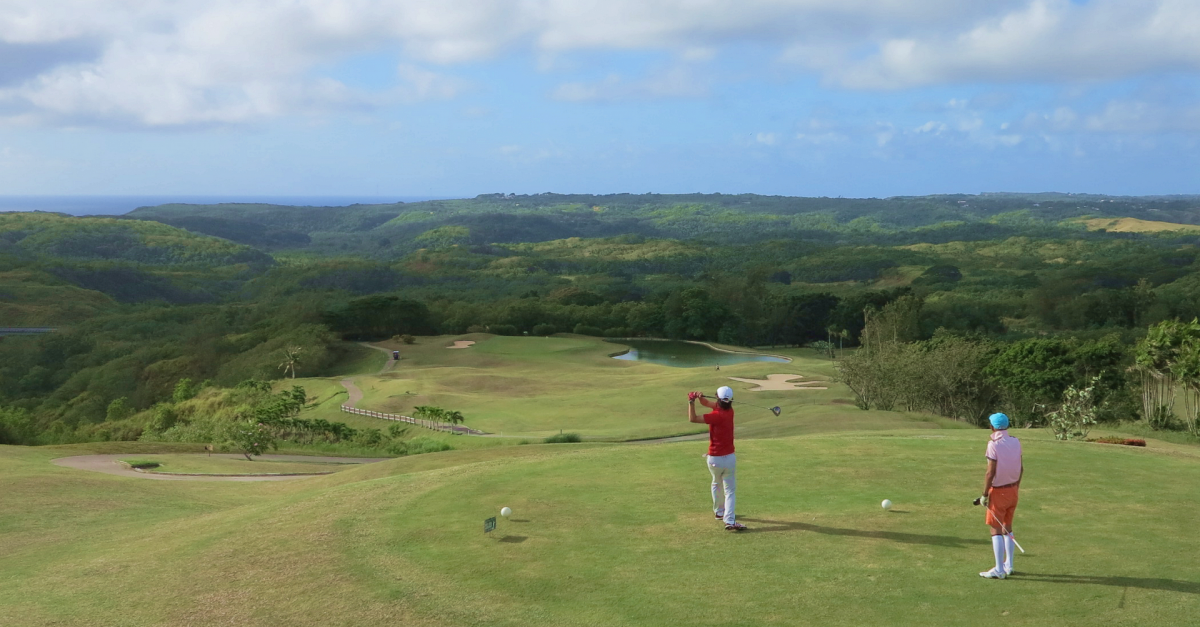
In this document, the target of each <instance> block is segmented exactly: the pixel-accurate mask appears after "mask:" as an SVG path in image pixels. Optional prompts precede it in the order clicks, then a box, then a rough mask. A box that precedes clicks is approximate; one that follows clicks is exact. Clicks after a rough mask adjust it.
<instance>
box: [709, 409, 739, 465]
mask: <svg viewBox="0 0 1200 627" xmlns="http://www.w3.org/2000/svg"><path fill="white" fill-rule="evenodd" d="M704 424H707V425H708V454H709V455H712V456H713V457H720V456H722V455H732V454H733V408H732V407H730V408H729V409H721V408H720V407H716V408H714V409H713V410H712V412H711V413H707V414H704Z"/></svg>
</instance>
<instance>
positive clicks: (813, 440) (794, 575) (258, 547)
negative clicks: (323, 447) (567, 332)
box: [0, 336, 1200, 627]
mask: <svg viewBox="0 0 1200 627" xmlns="http://www.w3.org/2000/svg"><path fill="white" fill-rule="evenodd" d="M453 339H457V338H422V339H421V341H420V342H419V343H418V344H417V345H414V346H410V347H401V350H402V351H405V359H404V361H402V363H401V369H400V370H399V371H397V372H393V373H387V374H384V375H381V376H371V375H363V376H360V377H359V381H360V382H361V384H362V385H363V388H364V390H366V391H367V397H366V399H365V400H364V401H363V403H362V404H361V406H363V407H373V406H382V407H380V408H386V409H391V410H392V411H396V409H395V408H396V407H400V406H403V404H404V403H411V402H412V399H409V398H408V396H409V395H404V394H403V392H404V391H412V392H414V393H415V394H414V395H416V396H420V397H421V398H422V399H423V400H422V402H420V403H418V404H426V403H429V404H438V405H441V406H443V407H450V408H455V409H460V410H464V412H465V413H467V418H468V424H471V425H472V426H479V425H492V426H494V427H497V428H502V429H504V430H505V431H510V430H514V431H515V430H516V428H515V427H516V426H518V425H520V426H523V428H524V429H525V431H524V432H522V433H521V435H522V436H529V437H519V438H511V439H500V438H475V437H466V436H451V435H445V434H435V433H432V432H429V431H428V430H424V429H420V428H417V427H410V432H409V433H406V435H405V437H441V438H445V439H446V441H449V442H451V443H452V444H453V445H454V446H455V447H456V448H457V449H460V450H453V451H447V452H442V453H432V454H423V455H415V456H410V457H403V458H398V459H394V460H390V461H384V462H380V463H375V464H368V465H363V466H354V467H348V468H345V469H344V470H341V471H340V472H337V473H335V474H331V475H326V476H318V477H311V478H304V479H298V480H293V481H286V482H269V483H232V482H225V483H216V482H166V481H148V480H145V479H143V478H127V477H116V476H110V475H102V474H97V473H88V472H84V471H76V470H70V469H67V468H61V467H58V466H55V465H52V464H50V460H51V459H54V458H57V457H63V456H68V455H82V454H88V453H120V454H124V455H127V456H128V457H127V459H129V460H131V461H137V460H142V461H158V462H160V463H162V464H163V466H162V468H163V469H176V470H177V471H180V472H182V471H181V470H178V469H179V468H188V469H197V468H207V469H213V468H216V466H215V465H216V464H220V465H221V468H226V467H228V465H229V464H230V463H232V462H235V461H236V460H225V459H220V460H218V459H217V458H208V457H206V456H203V455H195V454H194V453H197V452H198V451H199V448H200V446H199V445H168V444H154V443H140V442H134V443H120V442H109V443H92V444H83V445H72V446H63V447H43V448H22V447H3V446H0V573H3V575H2V576H0V581H3V582H4V585H0V624H3V625H8V624H13V625H27V624H28V625H39V624H57V625H126V626H130V627H139V626H143V625H146V626H150V625H177V624H237V625H252V626H253V625H264V626H266V625H281V624H286V625H296V626H300V627H303V626H307V625H314V626H315V625H376V624H405V625H423V626H442V625H445V626H455V627H457V626H460V625H487V626H493V625H495V626H501V627H502V626H507V625H512V626H518V625H519V626H521V627H526V626H530V625H534V626H537V625H555V626H558V625H588V626H591V625H599V626H608V625H612V626H634V625H637V626H654V625H681V624H683V625H697V626H710V625H711V626H724V625H796V624H813V625H831V626H838V625H855V626H857V625H885V624H886V625H913V626H925V625H964V626H966V625H972V626H973V625H992V624H1005V625H1024V626H1030V627H1032V626H1040V625H1068V626H1072V625H1079V626H1085V625H1086V626H1091V625H1131V626H1132V625H1185V624H1193V623H1194V622H1195V617H1196V616H1197V615H1200V562H1198V561H1197V560H1196V557H1195V556H1196V555H1200V535H1198V534H1196V533H1195V521H1196V520H1198V519H1200V447H1197V446H1196V445H1195V444H1194V443H1189V442H1188V441H1184V440H1182V439H1179V438H1173V439H1176V440H1179V441H1164V440H1162V439H1157V438H1155V437H1154V435H1153V434H1149V435H1146V434H1139V435H1143V436H1144V437H1146V439H1147V444H1148V446H1147V447H1146V448H1144V449H1142V448H1134V447H1125V446H1111V445H1105V444H1095V443H1083V442H1058V441H1055V440H1053V439H1052V438H1051V436H1050V435H1049V434H1048V433H1047V432H1046V431H1044V430H1022V431H1019V432H1016V435H1017V436H1018V437H1020V438H1021V440H1022V442H1023V443H1024V446H1025V463H1026V467H1027V472H1026V476H1025V481H1024V483H1023V485H1022V493H1021V505H1020V507H1019V508H1018V511H1017V517H1016V525H1015V530H1016V532H1017V536H1018V538H1019V539H1020V541H1021V543H1022V544H1023V545H1024V546H1025V548H1026V550H1028V551H1029V552H1028V553H1027V554H1025V555H1021V556H1018V558H1017V562H1016V570H1017V575H1016V576H1014V577H1013V578H1011V579H1009V580H1007V581H987V580H983V579H980V578H979V577H978V576H977V574H976V573H978V572H979V571H981V570H984V569H986V568H988V567H990V564H991V559H992V558H991V548H990V542H989V541H988V532H987V529H986V527H985V526H984V524H983V522H982V512H981V510H980V509H979V508H977V507H972V506H971V505H970V501H971V499H972V498H974V497H975V496H976V495H977V494H978V493H979V490H980V485H981V483H982V474H983V464H982V461H983V450H984V446H985V443H986V438H987V434H986V432H984V431H982V430H977V429H965V428H961V427H963V425H960V424H955V423H952V422H949V421H945V420H941V419H937V418H933V417H930V416H926V415H920V414H904V413H898V412H863V411H859V410H857V409H855V408H854V407H853V406H852V405H848V404H847V403H846V401H847V400H848V398H849V395H848V392H847V391H846V390H845V389H844V388H840V387H838V386H836V385H831V386H830V388H831V389H829V390H827V391H824V392H771V393H761V394H754V395H753V396H751V393H749V392H747V391H745V387H746V386H745V385H744V384H735V385H734V387H735V390H738V394H739V395H741V396H740V397H739V398H742V399H743V400H747V399H748V398H753V399H754V400H756V401H759V402H761V404H763V405H768V406H769V405H773V404H779V405H781V406H782V407H783V408H784V415H783V416H781V417H780V418H775V417H773V416H772V415H771V414H770V413H769V412H766V411H761V412H760V414H758V415H756V414H755V413H754V411H753V410H751V409H749V408H745V407H743V408H739V411H738V424H739V432H738V433H739V440H738V443H737V451H738V516H739V520H741V521H742V522H744V523H745V524H747V525H749V526H750V528H751V529H750V531H748V532H745V533H742V534H737V535H735V534H731V533H728V532H725V531H724V530H722V529H721V526H720V524H719V523H718V522H717V521H714V520H713V518H712V514H711V509H710V507H711V503H710V500H709V494H708V492H709V490H708V483H709V477H708V474H707V472H706V469H705V466H704V463H703V460H702V454H703V452H704V451H705V448H706V443H705V442H703V441H693V442H680V443H670V444H662V443H651V444H641V443H606V442H598V441H596V440H597V438H605V437H607V438H610V439H619V438H624V437H635V436H637V435H640V434H669V433H672V432H674V433H678V432H682V431H686V430H688V428H689V427H690V425H689V424H688V423H686V422H685V421H684V415H683V414H684V408H685V404H684V402H683V392H685V391H687V390H689V389H707V388H709V387H715V384H716V383H718V381H720V379H719V378H718V377H717V376H716V373H715V371H713V372H710V371H708V370H707V369H703V368H701V369H692V370H686V369H671V368H664V367H658V366H650V365H647V364H636V363H632V364H631V363H629V362H618V361H615V360H610V359H608V358H607V357H606V355H607V352H610V351H611V349H610V345H606V344H602V343H600V342H598V341H595V340H592V339H586V338H576V337H556V338H550V339H542V338H537V339H532V338H530V339H525V338H498V337H489V336H475V337H474V338H473V339H476V340H477V341H479V342H480V343H479V344H477V345H476V347H474V348H471V349H465V350H457V351H454V350H446V349H444V348H442V347H443V346H445V345H446V344H448V343H449V341H450V340H453ZM786 353H787V354H789V355H792V356H795V357H796V358H797V361H796V362H795V363H793V364H789V365H783V364H765V365H761V364H746V365H744V366H732V367H728V368H727V367H722V369H721V372H720V376H721V377H724V376H744V377H748V378H759V377H762V376H764V375H766V374H771V373H774V372H794V373H800V374H805V375H811V376H814V377H828V376H829V375H830V374H831V372H832V371H831V368H832V365H831V364H830V362H829V361H828V360H825V359H820V358H817V357H816V356H815V355H814V354H813V353H812V352H811V351H786ZM338 380H339V378H332V379H309V380H304V381H302V383H304V384H305V385H306V387H308V388H309V390H310V395H311V396H316V397H318V401H317V402H316V403H315V407H313V408H311V409H308V410H305V413H306V416H308V417H311V416H313V415H317V412H321V411H329V405H333V406H334V407H336V404H337V403H340V402H341V401H340V400H339V399H344V398H345V395H344V393H342V394H340V396H339V392H338V390H337V389H336V388H335V386H336V385H337V381H338ZM318 383H319V385H318ZM668 397H669V398H668ZM760 399H761V400H760ZM431 401H432V402H431ZM373 404H377V405H373ZM335 411H336V410H335ZM338 415H339V416H341V417H345V418H346V419H347V422H350V420H351V419H355V420H363V421H367V424H372V425H375V426H377V427H381V428H382V427H386V426H387V425H388V424H389V423H385V422H383V421H378V420H372V419H367V418H358V417H353V416H350V415H348V414H341V413H340V412H338ZM355 424H356V426H357V423H355ZM952 427H959V428H952ZM560 428H565V429H567V430H568V431H569V432H570V433H576V432H578V433H580V434H582V435H583V436H584V438H583V439H584V442H582V443H578V444H571V445H568V446H562V445H548V444H529V443H530V442H531V441H539V442H540V441H541V440H543V439H544V438H545V437H546V436H550V435H552V434H557V433H558V429H560ZM1130 431H1131V430H1130V429H1122V428H1111V427H1109V428H1105V429H1097V430H1094V431H1093V436H1096V437H1099V436H1103V435H1128V434H1129V433H1130ZM519 444H528V445H526V446H519ZM303 448H304V452H308V453H318V452H320V451H319V450H317V449H315V448H312V447H303ZM281 452H282V451H281ZM288 452H291V451H288ZM339 452H340V451H339ZM189 453H190V455H189ZM241 464H242V465H243V466H252V467H254V468H256V469H257V468H262V467H265V466H267V465H268V464H270V465H271V467H272V468H281V467H282V466H276V465H275V464H274V463H268V462H262V461H255V462H241ZM298 465H299V466H303V467H305V468H313V467H315V465H314V464H298ZM884 498H888V499H891V500H892V501H893V502H894V504H895V506H894V507H893V509H892V510H891V511H884V510H882V509H881V508H880V506H879V503H880V501H882V500H883V499H884ZM504 506H508V507H512V508H513V516H512V518H511V519H501V520H500V521H499V524H500V526H499V528H498V529H497V531H496V532H494V533H492V534H489V535H484V534H483V533H482V523H483V520H484V519H485V518H488V517H491V516H495V515H497V514H498V512H499V510H500V508H501V507H504Z"/></svg>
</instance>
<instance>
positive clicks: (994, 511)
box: [984, 485, 1017, 531]
mask: <svg viewBox="0 0 1200 627" xmlns="http://www.w3.org/2000/svg"><path fill="white" fill-rule="evenodd" d="M988 501H989V503H988V511H987V516H986V517H985V518H984V521H985V522H987V525H988V526H989V527H992V528H994V529H999V528H1000V523H998V522H996V520H997V519H999V520H1000V521H1001V522H1003V523H1004V526H1005V527H1006V528H1008V530H1009V531H1012V520H1013V513H1015V512H1016V511H1017V486H1015V485H1011V486H1004V487H1003V488H992V489H991V490H989V491H988Z"/></svg>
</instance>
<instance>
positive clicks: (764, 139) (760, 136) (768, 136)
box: [754, 133, 779, 146]
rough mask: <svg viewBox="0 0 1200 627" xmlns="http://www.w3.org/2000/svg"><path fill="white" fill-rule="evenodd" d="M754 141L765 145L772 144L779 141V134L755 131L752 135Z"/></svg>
mask: <svg viewBox="0 0 1200 627" xmlns="http://www.w3.org/2000/svg"><path fill="white" fill-rule="evenodd" d="M754 141H756V142H758V143H760V144H765V145H767V146H774V145H775V144H778V143H779V135H776V134H775V133H756V134H755V135H754Z"/></svg>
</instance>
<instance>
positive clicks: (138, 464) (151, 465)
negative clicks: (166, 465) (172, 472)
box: [122, 459, 162, 470]
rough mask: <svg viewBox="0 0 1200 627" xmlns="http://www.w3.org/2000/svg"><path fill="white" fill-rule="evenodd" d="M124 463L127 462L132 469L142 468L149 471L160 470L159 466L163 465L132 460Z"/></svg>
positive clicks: (145, 460)
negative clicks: (151, 469)
mask: <svg viewBox="0 0 1200 627" xmlns="http://www.w3.org/2000/svg"><path fill="white" fill-rule="evenodd" d="M122 461H123V462H125V463H126V464H127V465H128V466H129V467H130V468H141V469H143V470H149V469H150V468H158V467H159V466H161V465H162V464H161V463H159V462H156V461H151V460H149V459H130V460H122Z"/></svg>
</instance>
